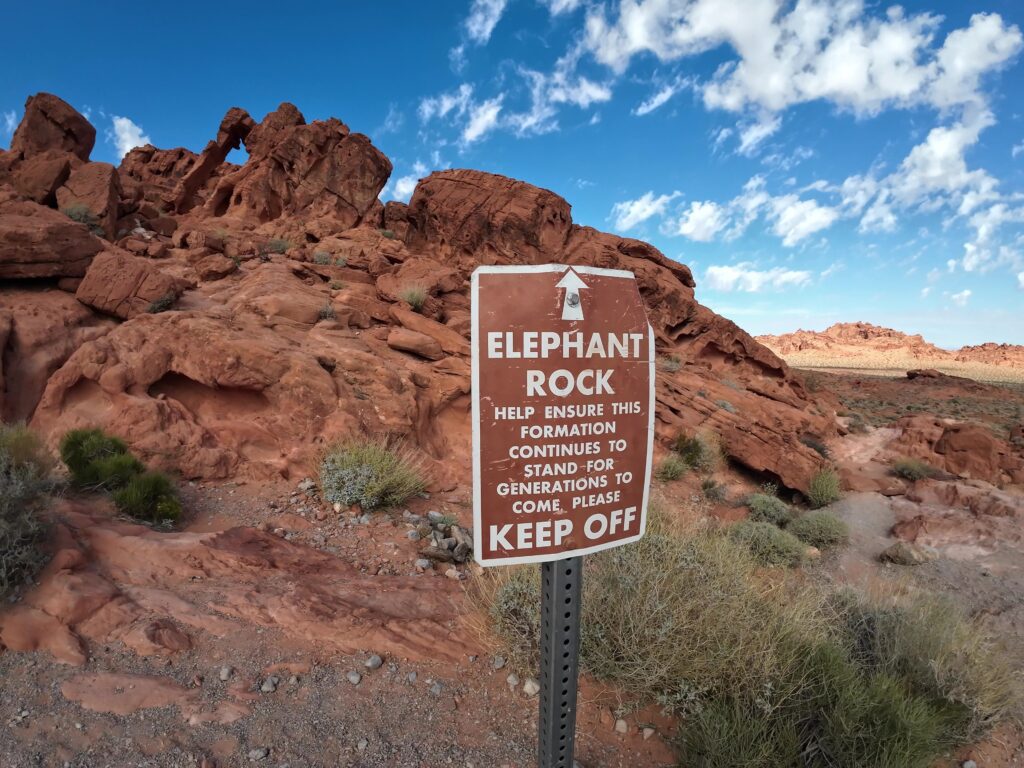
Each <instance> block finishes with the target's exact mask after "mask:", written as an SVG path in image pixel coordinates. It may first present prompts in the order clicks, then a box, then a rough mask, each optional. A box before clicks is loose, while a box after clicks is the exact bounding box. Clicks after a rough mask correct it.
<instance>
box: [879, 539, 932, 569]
mask: <svg viewBox="0 0 1024 768" xmlns="http://www.w3.org/2000/svg"><path fill="white" fill-rule="evenodd" d="M938 556H939V553H938V552H936V551H935V549H934V548H932V547H929V546H925V545H923V544H914V543H912V542H908V541H897V542H896V543H895V544H892V545H891V546H889V547H887V548H886V549H884V550H883V551H882V553H881V554H880V555H879V556H878V559H879V560H881V561H882V562H883V563H893V564H894V565H923V564H924V563H928V562H931V561H932V560H935V559H936V558H937V557H938Z"/></svg>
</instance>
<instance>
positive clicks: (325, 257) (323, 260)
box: [313, 251, 331, 266]
mask: <svg viewBox="0 0 1024 768" xmlns="http://www.w3.org/2000/svg"><path fill="white" fill-rule="evenodd" d="M313 263H314V264H319V265H321V266H326V265H328V264H330V263H331V254H329V253H327V252H325V251H317V252H316V253H314V254H313Z"/></svg>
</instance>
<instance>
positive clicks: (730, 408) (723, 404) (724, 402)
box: [715, 400, 736, 413]
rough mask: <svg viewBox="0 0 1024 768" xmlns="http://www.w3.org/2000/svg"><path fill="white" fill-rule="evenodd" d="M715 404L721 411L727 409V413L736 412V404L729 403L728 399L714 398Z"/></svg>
mask: <svg viewBox="0 0 1024 768" xmlns="http://www.w3.org/2000/svg"><path fill="white" fill-rule="evenodd" d="M715 405H717V406H718V407H719V408H721V409H722V410H723V411H728V412H729V413H736V406H735V405H733V404H732V403H730V402H729V401H728V400H716V401H715Z"/></svg>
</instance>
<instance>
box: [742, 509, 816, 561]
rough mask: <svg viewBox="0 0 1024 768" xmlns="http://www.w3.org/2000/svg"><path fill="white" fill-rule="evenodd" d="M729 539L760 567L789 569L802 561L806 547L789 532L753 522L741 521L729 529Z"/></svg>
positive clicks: (770, 525)
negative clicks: (740, 546)
mask: <svg viewBox="0 0 1024 768" xmlns="http://www.w3.org/2000/svg"><path fill="white" fill-rule="evenodd" d="M729 537H730V538H731V539H732V540H733V541H735V542H737V543H739V544H740V545H742V546H743V547H745V548H746V549H747V550H749V551H750V554H751V555H753V557H754V559H755V560H757V561H758V562H759V563H761V564H762V565H782V566H787V567H790V568H793V567H796V566H798V565H800V563H802V562H803V561H804V558H805V557H806V552H807V546H806V545H805V544H803V543H802V542H801V541H800V539H798V538H797V537H796V536H794V535H793V534H792V533H790V532H789V531H784V530H782V529H781V528H778V527H776V526H775V525H772V524H771V523H761V522H757V521H754V520H741V521H740V522H738V523H736V524H735V525H734V526H732V527H731V528H730V529H729Z"/></svg>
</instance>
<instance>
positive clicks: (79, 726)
mask: <svg viewBox="0 0 1024 768" xmlns="http://www.w3.org/2000/svg"><path fill="white" fill-rule="evenodd" d="M83 727H84V726H83V725H82V724H81V723H75V729H76V730H79V731H80V730H82V728H83Z"/></svg>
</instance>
